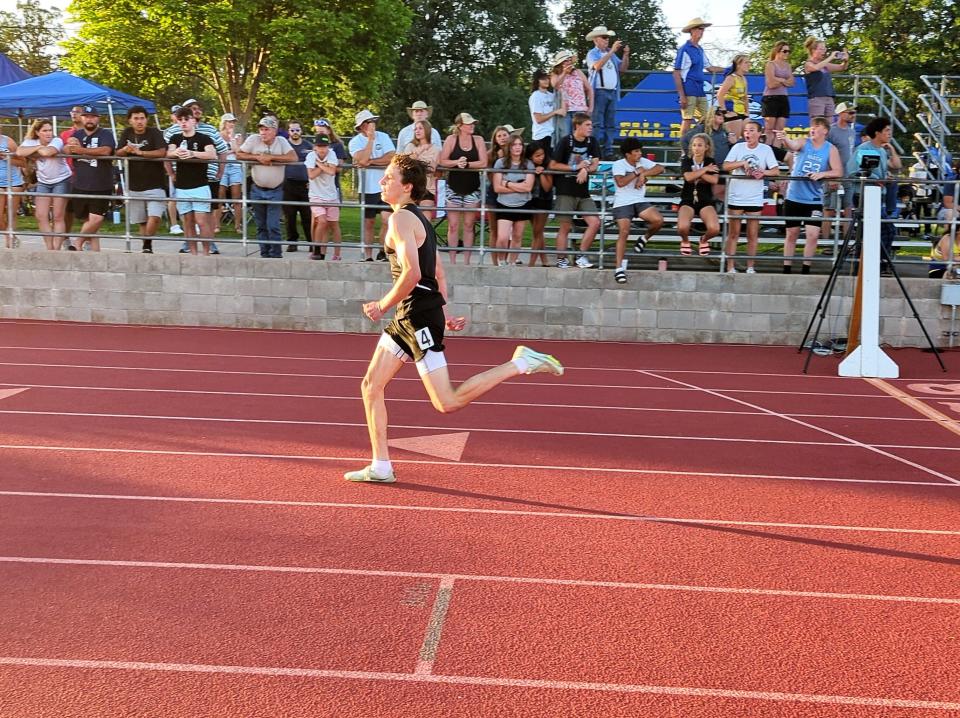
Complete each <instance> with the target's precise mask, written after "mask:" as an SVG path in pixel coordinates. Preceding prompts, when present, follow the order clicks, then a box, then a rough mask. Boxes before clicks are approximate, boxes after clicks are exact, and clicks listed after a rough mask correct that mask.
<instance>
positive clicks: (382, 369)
mask: <svg viewBox="0 0 960 718" xmlns="http://www.w3.org/2000/svg"><path fill="white" fill-rule="evenodd" d="M402 366H403V362H402V361H401V360H400V359H398V358H397V357H396V356H394V355H393V354H391V353H390V352H388V351H387V350H386V349H384V348H383V347H380V346H378V347H377V349H376V351H374V353H373V357H372V358H371V359H370V364H369V365H368V366H367V373H366V375H365V376H364V377H363V382H362V383H361V385H360V390H361V393H362V394H363V410H364V412H365V413H366V415H367V431H368V432H369V433H370V446H371V448H372V449H373V458H374V460H380V461H389V460H390V452H389V450H388V449H387V405H386V402H385V401H384V397H383V395H384V392H385V391H386V388H387V384H389V383H390V380H391V379H393V377H395V376H396V375H397V372H398V371H400V367H402Z"/></svg>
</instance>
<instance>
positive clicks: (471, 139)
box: [440, 112, 487, 264]
mask: <svg viewBox="0 0 960 718" xmlns="http://www.w3.org/2000/svg"><path fill="white" fill-rule="evenodd" d="M453 123H454V127H455V132H454V133H453V134H452V135H450V136H449V137H447V139H446V140H444V142H443V150H442V151H441V152H440V166H441V167H447V168H450V169H451V171H450V173H449V174H448V176H447V193H446V197H445V200H446V207H447V210H448V212H447V225H448V230H447V246H448V247H449V248H450V249H451V250H456V248H457V247H459V246H461V245H460V244H459V241H460V240H458V238H457V235H458V233H459V234H461V236H462V241H463V245H462V246H463V247H464V248H467V249H469V248H470V247H473V223H474V222H476V221H477V213H476V212H473V211H470V210H474V209H476V208H477V207H479V206H480V173H479V172H478V170H480V169H481V168H483V167H486V166H487V145H486V143H485V142H483V140H480V141H478V140H477V138H476V136H475V135H474V130H475V129H476V124H477V121H476V120H475V119H474V118H473V116H472V115H471V114H469V113H468V112H461V113H460V114H459V115H457V116H456V118H455V119H454V121H453ZM456 258H457V253H456V251H451V252H450V261H451V263H453V264H456V261H457V259H456ZM463 262H464V264H470V253H469V252H467V254H466V255H465V256H464V260H463Z"/></svg>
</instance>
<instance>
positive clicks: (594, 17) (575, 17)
mask: <svg viewBox="0 0 960 718" xmlns="http://www.w3.org/2000/svg"><path fill="white" fill-rule="evenodd" d="M560 19H561V21H562V22H563V24H564V25H565V27H566V28H567V35H566V41H567V45H568V46H569V47H570V49H571V50H575V51H576V52H577V54H578V55H579V57H580V59H581V60H583V58H585V57H586V54H587V52H588V51H589V50H590V49H591V48H592V47H593V41H592V40H587V39H586V37H585V36H586V34H587V33H588V32H590V31H591V30H592V29H593V28H595V27H596V26H597V25H605V26H606V27H607V28H608V29H610V30H613V31H614V32H616V33H617V36H616V38H617V39H618V40H622V41H623V42H624V44H626V45H629V46H630V67H631V68H632V69H634V70H660V69H663V67H664V64H665V63H667V62H669V60H670V58H671V56H672V55H673V53H674V52H675V50H676V38H675V37H674V34H673V32H672V31H671V30H670V27H669V26H668V25H667V21H666V19H665V18H664V16H663V11H662V10H661V9H660V3H659V2H654V0H625V2H614V1H613V0H594V1H592V2H589V3H578V2H576V1H574V2H571V4H570V6H569V7H568V8H567V9H566V10H564V12H563V14H562V15H561V16H560ZM624 84H627V85H629V84H631V83H630V82H629V81H628V82H626V83H624ZM632 84H636V83H635V82H634V83H632Z"/></svg>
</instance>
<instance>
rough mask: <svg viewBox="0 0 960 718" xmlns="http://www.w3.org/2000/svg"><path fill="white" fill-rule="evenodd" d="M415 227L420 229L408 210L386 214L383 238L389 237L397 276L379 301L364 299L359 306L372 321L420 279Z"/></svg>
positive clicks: (381, 315) (421, 228)
mask: <svg viewBox="0 0 960 718" xmlns="http://www.w3.org/2000/svg"><path fill="white" fill-rule="evenodd" d="M418 228H419V230H420V232H423V231H424V230H423V225H422V224H420V221H419V220H418V219H417V218H416V217H415V216H414V215H413V214H412V213H410V212H407V211H405V210H401V211H399V212H394V213H393V214H391V215H390V219H389V220H388V229H387V238H388V239H390V238H392V239H393V243H394V249H395V250H396V252H397V259H398V260H399V262H400V276H399V277H397V281H396V282H395V283H394V285H393V286H392V287H391V288H390V291H389V292H387V293H386V294H385V295H384V296H383V298H382V299H380V301H378V302H367V303H366V304H364V305H363V313H364V314H366V315H367V316H368V317H369V318H370V319H371V320H373V321H375V322H376V321H379V320H380V319H381V318H382V317H383V315H384V314H386V313H387V312H388V311H389V310H390V308H391V307H393V306H395V305H397V304H399V303H400V302H401V301H402V300H403V299H404V298H406V297H407V296H409V295H410V292H412V291H413V288H414V287H415V286H417V282H419V281H420V277H421V276H422V274H421V271H420V257H419V256H418V255H417V230H418Z"/></svg>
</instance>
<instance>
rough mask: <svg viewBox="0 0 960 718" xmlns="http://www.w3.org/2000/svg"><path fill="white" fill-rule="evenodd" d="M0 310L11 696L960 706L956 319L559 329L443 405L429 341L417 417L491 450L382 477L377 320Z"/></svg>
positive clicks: (412, 391)
mask: <svg viewBox="0 0 960 718" xmlns="http://www.w3.org/2000/svg"><path fill="white" fill-rule="evenodd" d="M0 337H2V338H0V397H2V398H0V507H2V508H0V513H2V516H3V521H2V524H0V580H2V582H3V585H4V586H5V587H6V588H7V590H5V591H4V592H3V593H2V594H0V615H2V616H3V618H2V621H0V715H3V716H8V715H9V716H17V717H19V716H30V717H31V718H32V717H33V716H57V717H58V718H60V717H62V716H96V717H97V718H100V717H101V716H133V715H137V716H140V715H150V716H153V715H156V716H173V717H176V716H185V717H186V716H238V717H239V716H244V717H245V716H254V715H258V716H259V715H271V716H272V715H277V716H288V715H289V716H321V715H352V716H378V717H379V716H451V715H457V716H484V717H485V716H500V715H503V716H520V715H523V716H586V715H590V716H621V715H622V716H702V717H704V718H707V717H710V718H718V717H726V716H748V715H749V716H760V717H761V718H765V717H766V716H771V717H772V716H798V717H806V716H864V717H867V716H870V717H871V718H872V717H874V716H898V717H899V716H947V715H960V688H958V685H960V684H958V682H957V681H956V679H955V676H956V669H955V666H956V665H958V664H960V643H958V641H957V637H958V636H960V520H958V519H960V471H958V470H957V469H956V468H955V467H956V463H957V462H956V458H957V456H958V454H957V452H958V451H960V428H958V426H957V421H956V419H957V417H958V411H957V410H955V409H954V408H953V407H952V406H951V402H950V401H949V399H950V397H951V396H952V392H953V391H954V390H955V389H956V390H957V391H958V395H960V383H957V382H953V381H952V380H951V379H950V378H949V377H950V376H951V374H947V375H946V376H944V375H942V374H940V373H939V372H936V371H935V365H934V364H933V362H932V360H931V359H930V357H929V356H927V355H923V354H921V353H919V352H909V351H900V352H896V353H895V359H896V361H898V363H900V365H901V371H902V374H903V375H904V377H905V378H904V379H902V380H897V381H891V382H887V383H885V384H880V385H878V384H875V383H870V382H866V381H863V380H849V379H838V378H836V377H835V376H831V374H834V373H835V370H836V360H835V359H833V358H827V359H822V358H815V360H814V364H813V370H814V371H813V375H812V376H803V375H802V374H800V373H799V369H800V366H801V364H802V357H799V356H798V355H797V354H796V352H795V351H793V350H791V349H788V348H782V347H781V348H777V347H742V346H707V347H704V346H696V347H694V346H682V345H669V346H664V345H625V344H596V343H559V342H558V343H544V344H543V346H545V347H546V348H547V349H548V350H549V351H551V353H554V354H556V355H557V356H558V357H560V358H561V359H562V360H563V361H564V363H565V364H566V365H567V367H568V371H567V373H566V374H565V376H564V377H563V378H561V379H559V380H552V379H551V378H550V377H543V376H541V375H536V376H533V377H524V378H520V379H517V380H514V381H511V382H508V383H507V384H505V385H503V386H502V387H500V388H498V389H497V390H495V391H494V392H491V393H490V394H489V395H487V396H485V397H483V399H482V400H481V401H479V402H477V403H476V404H475V405H473V406H471V407H470V408H468V409H467V410H465V411H463V412H461V413H458V414H455V415H450V416H443V415H439V414H436V413H434V412H433V411H432V409H431V408H430V406H429V403H428V402H426V400H425V396H424V394H423V390H422V387H421V386H420V384H419V381H418V380H417V377H416V375H415V373H414V372H412V371H408V370H404V371H403V372H401V375H400V377H399V380H398V381H397V382H395V383H394V385H392V386H391V391H390V393H389V401H388V407H389V411H390V418H391V425H392V427H393V428H392V429H391V436H393V437H395V438H403V437H418V436H428V435H435V436H442V437H447V438H448V439H451V440H453V439H457V438H458V437H459V440H460V445H461V448H462V453H460V455H459V456H455V455H453V456H448V457H447V458H438V457H431V456H425V455H423V454H418V453H415V452H413V451H410V450H405V449H395V450H394V457H393V458H394V460H395V462H396V464H397V473H398V475H399V477H400V481H399V482H398V483H397V484H395V485H391V486H364V485H360V486H357V485H352V484H348V483H346V482H344V481H342V479H341V478H340V476H341V474H342V472H343V471H344V470H345V469H347V468H353V467H356V466H358V465H359V464H360V463H362V462H363V461H365V460H366V457H367V451H368V449H367V447H366V444H365V441H366V440H365V430H364V427H363V414H362V406H361V405H360V402H359V399H358V383H359V378H360V376H361V375H362V373H363V369H364V367H365V362H366V360H367V358H368V354H369V352H370V351H371V348H372V345H373V344H374V343H375V339H374V338H373V337H371V336H354V335H320V334H309V333H293V332H257V331H237V330H208V329H183V328H148V327H110V326H90V325H76V324H53V323H43V322H0ZM511 351H512V345H511V344H510V343H507V342H503V341H500V340H484V339H468V338H458V339H455V340H453V341H451V342H450V350H449V353H448V358H449V360H450V361H451V365H452V366H451V375H452V376H453V377H454V378H455V379H456V380H460V379H463V378H465V377H466V376H469V375H470V374H472V373H474V372H475V371H478V370H480V369H482V368H485V367H487V366H490V365H493V364H495V363H498V362H500V361H502V360H503V359H504V358H505V357H507V356H509V354H510V352H511ZM931 386H936V387H939V388H938V389H936V390H933V389H931V388H930V387H931ZM20 389H23V391H17V390H20ZM14 392H16V393H14ZM894 395H897V396H899V397H900V398H897V396H894ZM907 395H908V396H909V397H912V398H913V399H914V400H913V401H911V400H910V399H909V398H906V397H907ZM945 397H946V398H945ZM435 442H439V439H436V440H435ZM455 453H456V452H455Z"/></svg>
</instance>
